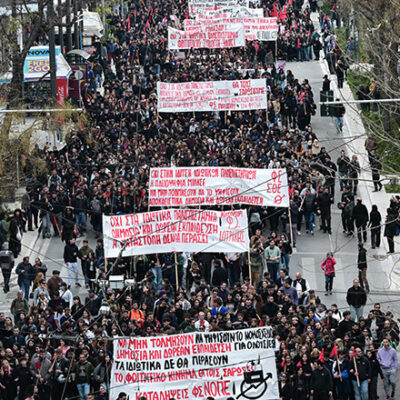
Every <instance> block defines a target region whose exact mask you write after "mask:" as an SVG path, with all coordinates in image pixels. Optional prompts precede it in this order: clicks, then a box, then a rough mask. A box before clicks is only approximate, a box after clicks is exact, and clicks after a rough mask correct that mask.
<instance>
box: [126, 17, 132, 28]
mask: <svg viewBox="0 0 400 400" xmlns="http://www.w3.org/2000/svg"><path fill="white" fill-rule="evenodd" d="M127 21H128V29H131V16H130V15H128V19H127Z"/></svg>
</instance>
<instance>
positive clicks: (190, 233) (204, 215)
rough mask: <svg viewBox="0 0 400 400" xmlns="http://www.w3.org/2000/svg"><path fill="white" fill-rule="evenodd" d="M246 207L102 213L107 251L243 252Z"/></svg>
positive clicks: (127, 253)
mask: <svg viewBox="0 0 400 400" xmlns="http://www.w3.org/2000/svg"><path fill="white" fill-rule="evenodd" d="M246 227H247V214H246V211H245V210H232V211H226V212H220V211H208V210H189V209H170V210H161V211H152V212H146V213H142V214H127V215H114V216H106V215H103V235H104V240H103V241H104V254H105V257H106V258H112V257H117V256H118V254H119V252H120V251H121V249H122V247H123V245H124V243H125V242H128V245H127V246H126V248H125V250H124V252H123V254H122V255H123V256H124V257H128V256H133V255H139V254H154V253H170V252H173V251H188V252H203V251H206V252H208V253H220V252H235V253H242V252H245V251H248V250H249V236H248V230H247V229H246Z"/></svg>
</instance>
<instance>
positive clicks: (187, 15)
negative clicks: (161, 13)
mask: <svg viewBox="0 0 400 400" xmlns="http://www.w3.org/2000/svg"><path fill="white" fill-rule="evenodd" d="M188 18H189V13H188V12H187V11H186V14H185V19H188Z"/></svg>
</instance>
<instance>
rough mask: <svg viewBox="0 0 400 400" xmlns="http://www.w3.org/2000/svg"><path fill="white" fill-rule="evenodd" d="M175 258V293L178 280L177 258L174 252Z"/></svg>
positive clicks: (177, 287) (177, 288)
mask: <svg viewBox="0 0 400 400" xmlns="http://www.w3.org/2000/svg"><path fill="white" fill-rule="evenodd" d="M174 256H175V281H176V291H178V290H179V280H178V256H177V255H176V251H175V252H174Z"/></svg>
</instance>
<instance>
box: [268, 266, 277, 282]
mask: <svg viewBox="0 0 400 400" xmlns="http://www.w3.org/2000/svg"><path fill="white" fill-rule="evenodd" d="M267 268H268V272H269V273H270V274H271V279H272V280H273V281H274V282H277V281H278V279H279V277H278V269H279V263H276V262H267Z"/></svg>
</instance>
